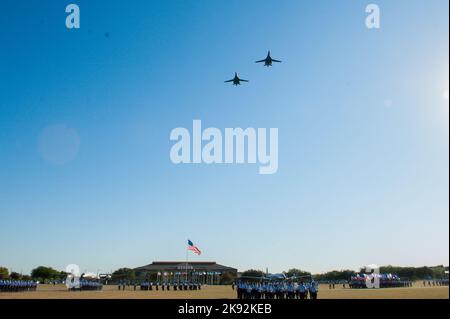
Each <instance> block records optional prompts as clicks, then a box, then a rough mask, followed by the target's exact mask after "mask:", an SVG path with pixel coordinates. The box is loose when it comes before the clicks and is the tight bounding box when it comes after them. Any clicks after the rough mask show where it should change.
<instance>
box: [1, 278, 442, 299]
mask: <svg viewBox="0 0 450 319" xmlns="http://www.w3.org/2000/svg"><path fill="white" fill-rule="evenodd" d="M448 298H449V288H448V287H423V286H422V285H421V283H419V282H417V283H416V284H415V285H414V286H413V287H411V288H389V289H370V290H369V289H349V288H347V289H343V288H342V287H336V289H329V287H328V285H321V286H320V290H319V299H448ZM0 299H236V292H235V291H233V289H232V288H231V286H204V287H203V288H202V289H201V290H200V291H173V290H171V291H161V290H159V291H140V290H139V289H138V290H137V291H134V290H133V289H132V288H129V289H128V290H125V291H119V290H118V288H117V286H113V285H111V286H104V287H103V290H102V291H82V292H80V291H67V289H66V287H65V286H64V285H55V286H54V285H39V287H38V289H37V291H34V292H19V293H1V294H0ZM298 302H301V301H300V300H298Z"/></svg>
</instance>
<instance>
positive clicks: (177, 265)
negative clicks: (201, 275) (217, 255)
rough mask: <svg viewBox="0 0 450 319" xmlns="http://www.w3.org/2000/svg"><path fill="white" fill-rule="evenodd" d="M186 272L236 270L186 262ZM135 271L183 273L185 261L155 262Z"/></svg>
mask: <svg viewBox="0 0 450 319" xmlns="http://www.w3.org/2000/svg"><path fill="white" fill-rule="evenodd" d="M187 267H188V270H194V271H216V272H237V269H236V268H232V267H227V266H224V265H219V264H218V263H216V262H214V261H188V262H187ZM135 270H136V271H149V272H152V271H183V270H186V262H185V261H155V262H153V263H151V264H149V265H146V266H142V267H138V268H135Z"/></svg>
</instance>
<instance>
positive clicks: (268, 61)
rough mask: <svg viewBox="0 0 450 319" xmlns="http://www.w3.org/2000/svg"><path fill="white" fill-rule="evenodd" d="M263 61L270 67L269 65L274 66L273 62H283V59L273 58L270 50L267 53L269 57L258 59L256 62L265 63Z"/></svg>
mask: <svg viewBox="0 0 450 319" xmlns="http://www.w3.org/2000/svg"><path fill="white" fill-rule="evenodd" d="M263 62H264V66H267V67H269V66H272V63H273V62H277V63H281V62H282V61H280V60H275V59H272V57H271V56H270V51H269V52H268V53H267V57H266V58H265V59H264V60H260V61H256V63H263Z"/></svg>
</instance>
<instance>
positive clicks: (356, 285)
mask: <svg viewBox="0 0 450 319" xmlns="http://www.w3.org/2000/svg"><path fill="white" fill-rule="evenodd" d="M348 285H349V287H350V288H351V289H364V288H367V284H366V282H365V281H362V280H351V281H349V284H348ZM412 286H413V282H412V281H410V280H381V281H380V288H408V287H412Z"/></svg>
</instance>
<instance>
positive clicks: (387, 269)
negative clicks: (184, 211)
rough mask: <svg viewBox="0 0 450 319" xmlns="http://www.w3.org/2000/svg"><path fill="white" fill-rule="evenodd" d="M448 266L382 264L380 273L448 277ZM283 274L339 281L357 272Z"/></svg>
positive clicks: (247, 273) (250, 275)
mask: <svg viewBox="0 0 450 319" xmlns="http://www.w3.org/2000/svg"><path fill="white" fill-rule="evenodd" d="M448 268H449V267H448V266H447V267H445V266H443V265H440V266H433V267H427V266H423V267H400V266H382V267H380V273H382V274H395V275H398V276H399V277H400V278H403V279H408V280H423V279H444V278H448V273H446V272H448ZM283 274H285V275H286V277H294V276H295V277H306V276H312V277H313V278H314V279H315V280H317V281H339V280H349V279H350V278H351V277H352V276H353V275H355V274H356V272H355V271H354V270H350V269H344V270H333V271H329V272H326V273H322V274H312V273H310V272H308V271H304V270H301V269H295V268H294V269H290V270H288V271H284V272H283ZM264 275H265V272H263V271H262V270H255V269H250V270H246V271H244V272H243V273H242V276H245V277H248V278H258V277H263V276H264Z"/></svg>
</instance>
